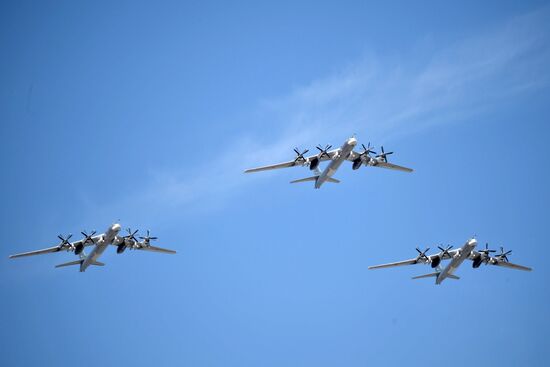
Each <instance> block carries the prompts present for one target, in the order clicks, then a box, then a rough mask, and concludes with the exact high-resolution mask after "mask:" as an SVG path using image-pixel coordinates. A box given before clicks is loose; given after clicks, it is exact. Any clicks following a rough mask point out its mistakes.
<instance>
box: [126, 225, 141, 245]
mask: <svg viewBox="0 0 550 367" xmlns="http://www.w3.org/2000/svg"><path fill="white" fill-rule="evenodd" d="M126 231H127V232H128V234H127V235H126V236H124V239H125V240H126V239H128V240H132V241H134V242H138V240H137V239H136V237H135V236H136V233H138V231H139V230H138V229H136V230H135V231H133V232H132V230H131V229H130V228H126Z"/></svg>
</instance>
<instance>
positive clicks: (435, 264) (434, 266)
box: [430, 256, 441, 268]
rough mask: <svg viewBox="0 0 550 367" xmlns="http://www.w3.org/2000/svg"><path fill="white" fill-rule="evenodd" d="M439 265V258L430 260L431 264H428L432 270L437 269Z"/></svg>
mask: <svg viewBox="0 0 550 367" xmlns="http://www.w3.org/2000/svg"><path fill="white" fill-rule="evenodd" d="M440 263H441V256H436V257H434V258H432V263H431V264H430V265H431V267H432V268H437V266H438V265H439V264H440Z"/></svg>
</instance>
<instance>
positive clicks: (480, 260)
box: [10, 136, 532, 284]
mask: <svg viewBox="0 0 550 367" xmlns="http://www.w3.org/2000/svg"><path fill="white" fill-rule="evenodd" d="M356 146H357V139H356V138H355V136H352V137H351V138H349V139H347V140H346V141H345V142H344V144H343V145H342V146H341V147H340V148H336V149H332V146H331V145H326V146H325V147H323V146H321V145H319V146H317V147H316V148H317V150H318V151H319V152H318V153H317V154H314V155H309V156H306V154H307V153H308V152H309V150H307V149H306V150H304V151H300V150H299V149H298V148H295V149H294V152H295V153H296V156H295V158H294V159H293V160H290V161H287V162H283V163H277V164H272V165H267V166H261V167H257V168H251V169H247V170H246V171H245V173H252V172H259V171H267V170H274V169H280V168H289V167H308V168H309V170H310V171H311V172H312V173H313V175H312V176H308V177H305V178H301V179H297V180H294V181H291V183H300V182H314V187H315V188H316V189H319V188H321V186H322V185H323V184H324V183H325V182H329V183H340V181H339V180H338V179H336V178H334V177H333V176H334V174H335V173H336V172H337V170H338V169H339V168H340V166H341V165H342V164H343V163H344V162H350V163H351V168H352V169H353V170H354V171H355V170H358V169H359V168H361V167H362V166H365V167H379V168H386V169H390V170H397V171H402V172H413V169H411V168H408V167H404V166H399V165H396V164H393V163H389V162H388V156H389V155H391V154H393V152H386V151H385V150H384V147H383V146H381V149H380V153H376V152H375V151H374V150H373V147H371V145H370V142H369V143H368V144H367V146H365V145H364V144H361V147H362V148H363V149H362V151H355V147H356ZM327 161H328V165H327V166H326V167H325V168H324V169H323V170H321V169H320V163H323V162H327ZM121 228H122V227H121V225H120V224H118V223H114V224H112V225H111V226H110V227H109V228H107V231H105V233H101V234H97V233H96V232H95V231H92V232H90V233H87V232H86V231H82V232H81V234H82V236H83V238H82V239H80V240H77V241H73V242H70V241H69V240H70V239H71V238H72V235H68V236H66V237H64V236H62V235H59V236H58V239H59V240H60V241H61V242H60V243H59V244H58V245H56V246H53V247H48V248H45V249H41V250H36V251H30V252H24V253H19V254H15V255H11V256H10V258H12V259H13V258H19V257H26V256H33V255H41V254H47V253H54V252H63V251H65V252H70V253H74V254H75V255H76V256H78V259H77V260H75V261H70V262H66V263H62V264H59V265H56V268H59V267H65V266H71V265H78V266H79V268H80V272H84V271H86V269H87V268H88V267H89V266H91V265H95V266H103V265H104V263H102V262H99V261H98V259H99V257H100V256H101V255H102V254H103V252H104V251H105V250H106V249H107V248H108V247H109V246H114V247H116V252H117V254H122V253H123V252H124V251H125V250H126V249H128V250H139V251H150V252H160V253H165V254H175V253H176V251H174V250H169V249H165V248H161V247H156V246H153V245H151V241H154V240H156V239H157V237H152V236H150V233H149V231H148V230H147V235H146V236H144V237H139V239H140V240H141V241H139V240H138V238H136V237H135V236H136V234H137V232H138V231H137V230H136V231H132V230H131V229H129V228H128V229H127V230H126V232H127V234H125V235H120V234H119V233H120V231H121ZM86 247H91V248H92V249H91V251H90V253H89V255H86V253H85V248H86ZM476 247H477V240H476V239H475V238H471V239H469V240H468V241H467V242H466V243H465V244H464V245H463V246H462V247H460V248H456V249H452V246H447V247H445V248H444V247H441V246H438V249H439V250H440V252H438V253H436V254H432V255H428V254H427V252H428V251H429V248H428V249H426V250H424V251H421V250H420V249H419V248H416V251H417V252H418V256H416V257H415V258H412V259H408V260H404V261H398V262H393V263H388V264H382V265H375V266H370V267H369V269H380V268H390V267H396V266H403V265H415V264H429V265H430V266H431V268H433V269H434V271H433V272H432V273H428V274H425V275H419V276H415V277H413V279H421V278H432V277H433V278H435V283H436V284H441V283H442V282H443V281H444V280H445V279H447V278H448V279H455V280H458V279H460V278H459V277H458V276H456V275H455V274H454V273H455V271H456V270H457V269H458V267H459V266H460V265H461V264H462V263H463V262H464V261H465V260H470V261H472V267H473V268H479V267H480V266H481V265H482V264H484V265H493V266H500V267H504V268H509V269H516V270H524V271H531V270H532V269H531V268H529V267H526V266H523V265H517V264H514V263H511V262H510V261H509V260H508V255H510V254H511V251H504V248H502V247H501V248H500V250H501V252H500V254H497V255H495V256H491V254H492V253H496V250H491V249H489V245H488V244H486V245H485V248H484V249H481V250H476ZM447 260H448V261H449V263H448V264H447V265H446V266H444V267H443V266H442V261H447Z"/></svg>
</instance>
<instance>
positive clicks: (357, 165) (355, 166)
mask: <svg viewBox="0 0 550 367" xmlns="http://www.w3.org/2000/svg"><path fill="white" fill-rule="evenodd" d="M361 164H363V161H362V160H361V158H355V160H354V161H353V166H351V168H353V169H354V170H356V169H359V168H360V167H361Z"/></svg>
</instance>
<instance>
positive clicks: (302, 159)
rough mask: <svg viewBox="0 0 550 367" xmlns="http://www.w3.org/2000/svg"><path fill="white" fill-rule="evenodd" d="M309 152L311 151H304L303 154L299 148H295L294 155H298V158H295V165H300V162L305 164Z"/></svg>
mask: <svg viewBox="0 0 550 367" xmlns="http://www.w3.org/2000/svg"><path fill="white" fill-rule="evenodd" d="M307 152H309V149H306V150H304V151H303V152H302V153H300V151H299V150H298V148H294V153H296V158H294V164H296V163H298V161H302V162H304V161H305V160H306V159H305V158H304V154H306V153H307Z"/></svg>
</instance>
